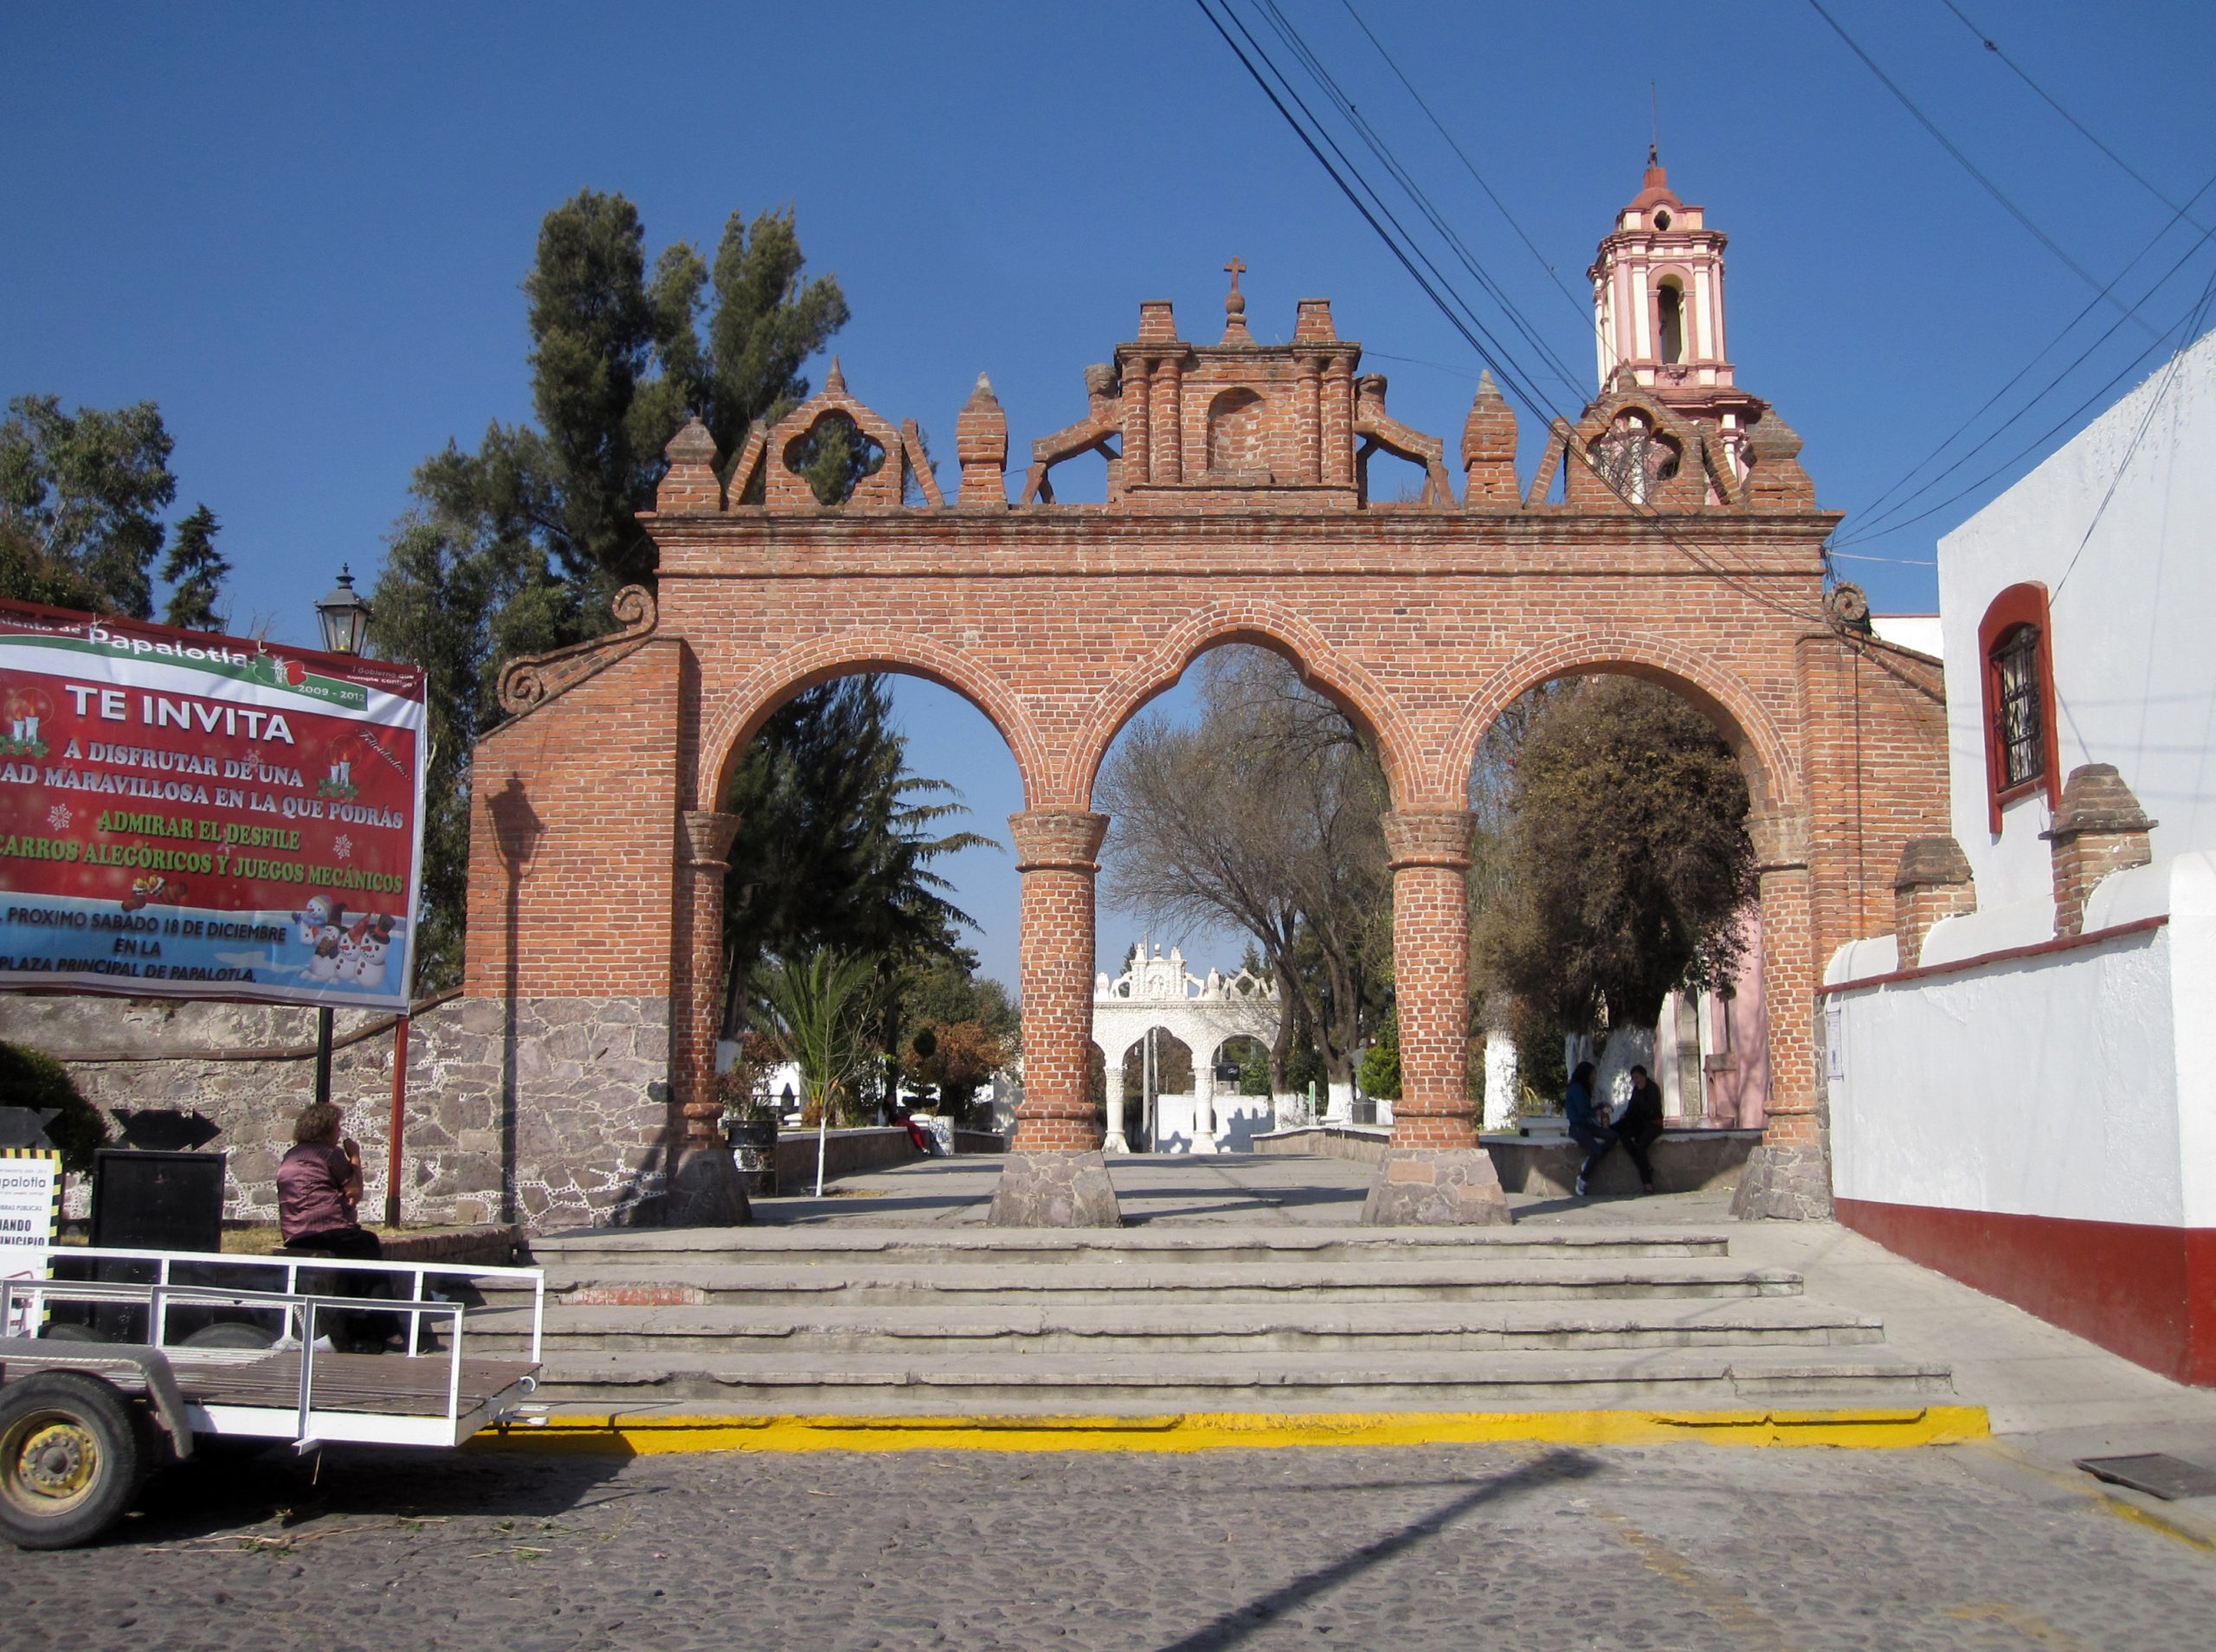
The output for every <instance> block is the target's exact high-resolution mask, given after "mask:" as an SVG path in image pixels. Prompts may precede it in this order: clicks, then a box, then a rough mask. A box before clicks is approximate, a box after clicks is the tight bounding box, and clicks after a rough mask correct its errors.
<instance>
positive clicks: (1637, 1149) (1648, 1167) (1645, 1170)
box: [1616, 1066, 1662, 1193]
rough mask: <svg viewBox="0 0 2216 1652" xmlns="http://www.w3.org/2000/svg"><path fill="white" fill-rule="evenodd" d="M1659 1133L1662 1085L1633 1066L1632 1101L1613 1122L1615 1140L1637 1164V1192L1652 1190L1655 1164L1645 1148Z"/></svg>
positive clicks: (1660, 1127) (1649, 1191) (1644, 1070)
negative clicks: (1614, 1125)
mask: <svg viewBox="0 0 2216 1652" xmlns="http://www.w3.org/2000/svg"><path fill="white" fill-rule="evenodd" d="M1661 1134H1662V1086H1661V1085H1659V1084H1658V1083H1655V1082H1654V1081H1653V1080H1652V1078H1649V1077H1647V1076H1646V1068H1644V1067H1638V1066H1634V1067H1633V1069H1632V1070H1631V1100H1630V1101H1629V1102H1627V1103H1626V1104H1625V1106H1624V1114H1623V1116H1622V1117H1621V1118H1620V1119H1618V1120H1617V1121H1616V1140H1617V1141H1620V1142H1622V1143H1623V1144H1624V1151H1625V1152H1626V1153H1627V1154H1631V1161H1632V1163H1633V1164H1634V1165H1637V1166H1638V1167H1639V1192H1642V1193H1651V1192H1653V1191H1654V1167H1653V1165H1652V1163H1650V1162H1649V1161H1648V1160H1647V1157H1646V1150H1647V1149H1648V1148H1649V1147H1652V1146H1653V1145H1654V1140H1655V1138H1656V1137H1657V1136H1659V1135H1661Z"/></svg>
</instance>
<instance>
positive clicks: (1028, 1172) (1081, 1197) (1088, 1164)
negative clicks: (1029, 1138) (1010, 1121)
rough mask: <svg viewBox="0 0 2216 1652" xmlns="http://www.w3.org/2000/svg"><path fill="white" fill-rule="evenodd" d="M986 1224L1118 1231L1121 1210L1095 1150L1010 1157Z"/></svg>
mask: <svg viewBox="0 0 2216 1652" xmlns="http://www.w3.org/2000/svg"><path fill="white" fill-rule="evenodd" d="M985 1220H986V1221H987V1222H988V1223H989V1224H990V1225H993V1226H995V1227H1121V1226H1123V1225H1124V1212H1123V1208H1122V1206H1120V1205H1118V1204H1117V1202H1116V1188H1115V1185H1114V1184H1113V1183H1112V1182H1111V1181H1110V1180H1108V1166H1107V1164H1106V1162H1105V1160H1103V1159H1102V1157H1101V1154H1100V1151H1099V1149H1098V1148H1097V1147H1096V1148H1094V1149H1092V1151H1091V1152H1083V1153H1072V1152H1043V1153H1011V1154H1008V1155H1007V1157H1006V1158H1004V1159H1002V1160H1001V1180H1000V1185H999V1186H996V1187H995V1188H994V1189H993V1208H992V1212H991V1213H990V1214H989V1215H988V1216H987V1217H986V1218H985Z"/></svg>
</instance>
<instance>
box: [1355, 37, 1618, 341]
mask: <svg viewBox="0 0 2216 1652" xmlns="http://www.w3.org/2000/svg"><path fill="white" fill-rule="evenodd" d="M1339 3H1340V4H1341V5H1343V6H1344V7H1345V8H1346V13H1347V16H1350V17H1351V18H1353V19H1354V26H1355V27H1356V28H1357V29H1361V30H1362V35H1363V37H1364V38H1365V39H1367V40H1368V41H1369V43H1370V44H1371V45H1372V46H1374V47H1375V48H1377V55H1378V56H1380V57H1382V58H1383V59H1384V60H1385V67H1387V68H1388V69H1390V70H1392V71H1393V75H1394V78H1395V80H1399V81H1400V83H1401V86H1402V87H1406V88H1407V91H1408V96H1409V97H1411V98H1413V99H1414V100H1415V106H1416V107H1417V108H1419V109H1420V110H1422V111H1423V112H1424V118H1425V119H1427V120H1428V121H1430V122H1431V124H1432V128H1433V130H1434V131H1435V132H1438V134H1439V135H1440V137H1441V138H1445V139H1446V147H1447V148H1449V149H1451V150H1453V151H1454V158H1455V159H1456V160H1459V162H1461V163H1462V170H1464V171H1466V172H1467V173H1468V174H1469V175H1470V176H1471V177H1472V178H1475V179H1476V180H1477V184H1478V188H1479V189H1481V190H1484V191H1485V199H1487V200H1488V201H1490V202H1492V203H1493V206H1494V208H1495V209H1497V210H1498V212H1499V214H1500V215H1501V216H1502V217H1503V218H1505V219H1506V220H1507V221H1508V227H1509V228H1511V229H1513V230H1514V231H1515V232H1516V237H1517V240H1518V241H1522V242H1523V245H1524V247H1526V248H1527V249H1529V251H1530V254H1531V257H1532V258H1533V260H1535V261H1536V263H1537V264H1538V266H1539V267H1540V268H1541V269H1543V270H1544V271H1546V273H1547V275H1548V277H1549V280H1552V281H1553V282H1554V284H1555V288H1556V291H1557V292H1560V293H1561V294H1562V297H1563V298H1565V299H1569V306H1570V308H1571V309H1573V310H1575V311H1576V312H1577V313H1578V314H1579V315H1580V316H1583V315H1584V313H1585V312H1586V310H1587V308H1588V305H1587V303H1586V301H1585V300H1583V299H1580V298H1579V297H1578V296H1577V295H1576V294H1575V293H1574V292H1571V291H1570V290H1569V286H1568V285H1567V284H1566V283H1565V282H1564V281H1563V280H1562V276H1561V273H1559V272H1558V271H1556V268H1555V267H1554V266H1553V265H1552V264H1549V262H1547V255H1546V254H1544V253H1543V252H1541V251H1540V250H1539V248H1538V246H1537V244H1536V243H1535V242H1534V241H1532V239H1531V238H1530V236H1529V235H1525V234H1524V233H1523V225H1522V224H1520V223H1518V222H1516V215H1515V214H1514V213H1512V212H1511V211H1510V210H1509V209H1508V202H1505V201H1504V200H1502V199H1501V198H1500V196H1498V194H1497V193H1495V191H1494V190H1493V187H1492V185H1491V184H1490V183H1486V182H1485V174H1484V173H1482V172H1480V171H1478V165H1477V163H1476V162H1475V161H1473V160H1472V159H1471V158H1470V157H1469V156H1468V155H1467V154H1466V153H1465V152H1464V151H1463V148H1462V145H1459V144H1458V143H1456V142H1455V141H1454V134H1453V133H1452V132H1448V131H1447V130H1446V123H1445V122H1443V121H1441V120H1440V118H1439V117H1438V116H1437V115H1435V114H1433V112H1432V109H1431V106H1430V105H1429V104H1428V103H1426V102H1425V101H1424V98H1423V93H1420V92H1419V91H1417V90H1416V88H1415V84H1414V82H1413V81H1412V80H1409V79H1408V75H1407V74H1404V73H1403V72H1402V71H1401V66H1400V65H1399V64H1398V63H1397V62H1395V61H1394V60H1393V54H1392V53H1390V52H1388V51H1387V50H1386V49H1385V42H1382V41H1381V40H1379V39H1378V38H1377V36H1376V35H1374V34H1372V33H1371V32H1370V28H1369V24H1368V23H1366V22H1363V21H1362V14H1361V13H1360V12H1358V11H1356V10H1355V9H1354V0H1339Z"/></svg>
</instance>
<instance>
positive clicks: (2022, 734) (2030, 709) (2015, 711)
mask: <svg viewBox="0 0 2216 1652" xmlns="http://www.w3.org/2000/svg"><path fill="white" fill-rule="evenodd" d="M1993 687H1994V694H1993V747H1994V752H1995V754H1996V755H1998V756H1999V757H2000V770H2001V773H2000V784H2001V787H2002V789H2004V790H2006V789H2007V788H2010V787H2017V786H2022V785H2025V784H2026V783H2028V782H2029V781H2035V780H2038V779H2039V777H2040V775H2043V774H2044V773H2045V768H2046V742H2045V730H2044V729H2042V728H2041V726H2040V723H2039V700H2040V694H2039V631H2038V628H2037V627H2033V626H2018V627H2015V629H2013V631H2011V632H2009V633H2008V634H2007V636H2005V637H2003V638H2001V640H2000V646H1998V647H1996V648H1995V649H1994V651H1993Z"/></svg>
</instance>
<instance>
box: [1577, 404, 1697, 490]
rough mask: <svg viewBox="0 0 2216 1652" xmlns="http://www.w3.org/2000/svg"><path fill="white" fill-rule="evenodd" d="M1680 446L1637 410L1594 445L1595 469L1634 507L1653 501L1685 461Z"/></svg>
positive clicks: (1618, 417) (1621, 416)
mask: <svg viewBox="0 0 2216 1652" xmlns="http://www.w3.org/2000/svg"><path fill="white" fill-rule="evenodd" d="M1684 457H1685V455H1684V453H1683V452H1682V451H1681V450H1680V449H1679V447H1678V444H1677V443H1676V442H1675V441H1673V440H1671V439H1670V438H1669V437H1668V436H1665V435H1664V434H1661V433H1660V432H1659V431H1658V430H1656V429H1655V428H1654V426H1653V424H1652V421H1649V420H1648V418H1647V417H1646V415H1645V414H1643V413H1641V412H1639V410H1638V409H1636V408H1626V409H1625V410H1624V411H1623V412H1621V413H1619V414H1618V415H1616V416H1615V418H1614V421H1611V422H1610V424H1609V426H1608V428H1607V430H1606V431H1605V432H1603V433H1602V434H1601V435H1600V436H1599V437H1598V438H1596V439H1595V440H1594V443H1593V467H1594V471H1595V472H1597V473H1598V474H1599V475H1600V477H1601V479H1602V480H1603V481H1605V482H1606V483H1607V485H1608V487H1609V490H1610V491H1611V492H1614V494H1615V495H1616V496H1617V497H1618V498H1621V499H1623V500H1624V501H1626V502H1627V504H1631V505H1646V504H1647V503H1649V502H1650V501H1652V499H1653V498H1654V497H1655V494H1656V492H1658V491H1659V489H1660V487H1661V485H1662V484H1663V483H1665V482H1666V481H1668V480H1669V479H1671V478H1672V477H1673V476H1675V475H1676V474H1677V473H1678V466H1679V465H1680V464H1682V463H1683V461H1684Z"/></svg>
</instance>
